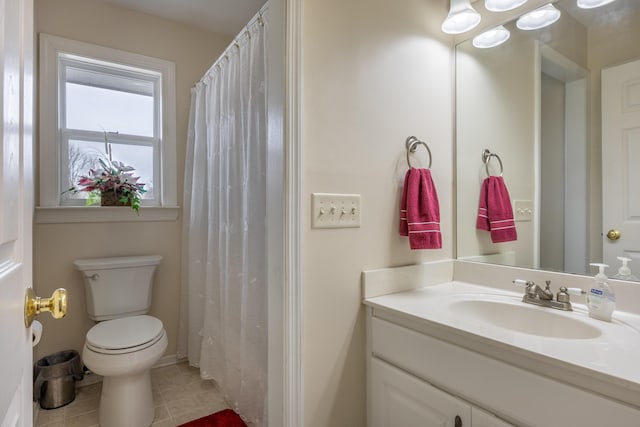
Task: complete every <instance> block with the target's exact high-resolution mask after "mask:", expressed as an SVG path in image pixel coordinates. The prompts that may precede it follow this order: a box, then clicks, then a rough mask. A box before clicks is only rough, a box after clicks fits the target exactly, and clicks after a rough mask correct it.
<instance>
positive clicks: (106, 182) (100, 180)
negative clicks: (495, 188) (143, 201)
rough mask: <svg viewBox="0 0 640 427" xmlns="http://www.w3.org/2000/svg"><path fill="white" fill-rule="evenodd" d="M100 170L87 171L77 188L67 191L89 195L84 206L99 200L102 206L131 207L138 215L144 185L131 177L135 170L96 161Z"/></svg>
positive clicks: (136, 177) (121, 165)
mask: <svg viewBox="0 0 640 427" xmlns="http://www.w3.org/2000/svg"><path fill="white" fill-rule="evenodd" d="M98 161H99V162H100V166H101V167H100V168H98V169H95V170H94V169H89V173H88V174H87V175H83V176H81V177H80V178H79V179H78V186H79V187H80V188H77V187H71V188H70V189H69V190H67V191H71V192H72V193H74V194H75V193H77V192H80V191H85V192H88V193H89V197H88V198H87V201H86V205H87V206H91V205H93V204H96V203H98V200H100V202H101V205H102V206H131V209H133V210H134V211H136V213H139V209H140V197H141V196H142V195H143V194H144V193H146V191H147V190H145V189H144V186H145V184H143V183H140V182H138V180H139V179H140V177H138V176H133V173H132V172H133V171H134V170H135V169H134V168H133V167H131V166H127V165H125V164H124V163H122V162H118V161H113V160H106V159H102V158H100V159H98Z"/></svg>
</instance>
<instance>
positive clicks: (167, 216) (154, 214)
mask: <svg viewBox="0 0 640 427" xmlns="http://www.w3.org/2000/svg"><path fill="white" fill-rule="evenodd" d="M179 213H180V207H179V206H150V207H141V208H140V215H137V214H136V213H135V212H134V211H133V210H132V209H131V208H129V207H116V206H60V207H36V212H35V222H36V223H37V224H68V223H82V222H152V221H156V222H158V221H175V220H177V219H178V214H179Z"/></svg>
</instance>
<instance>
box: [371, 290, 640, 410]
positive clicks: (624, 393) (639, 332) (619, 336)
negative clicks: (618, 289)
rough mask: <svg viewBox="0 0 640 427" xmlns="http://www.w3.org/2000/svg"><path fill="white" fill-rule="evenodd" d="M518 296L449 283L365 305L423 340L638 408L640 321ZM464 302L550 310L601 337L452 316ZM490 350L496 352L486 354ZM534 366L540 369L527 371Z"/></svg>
mask: <svg viewBox="0 0 640 427" xmlns="http://www.w3.org/2000/svg"><path fill="white" fill-rule="evenodd" d="M518 291H519V292H509V291H505V290H503V289H496V288H491V287H485V286H480V285H474V284H469V283H465V282H459V281H451V282H446V283H441V284H436V285H431V286H426V287H423V288H420V289H416V290H409V291H405V292H399V293H392V294H387V295H382V296H376V297H372V298H367V299H365V300H364V303H365V304H366V305H367V306H370V307H373V309H374V315H379V316H381V317H383V318H384V315H385V314H387V315H390V316H392V317H394V318H395V319H401V320H403V319H404V320H406V321H407V322H408V323H407V324H406V325H405V326H408V327H414V329H421V330H420V331H421V332H425V333H429V329H430V328H431V329H434V328H435V329H437V330H438V331H440V332H439V336H438V337H439V338H443V337H444V339H446V340H447V341H450V342H452V343H454V344H458V345H461V346H463V347H466V348H469V349H472V350H476V351H479V352H481V353H490V354H489V355H490V356H492V357H497V358H500V359H503V360H505V361H508V362H510V363H515V364H516V365H520V366H521V367H524V368H529V367H531V368H532V369H531V370H532V371H537V372H538V373H542V374H550V375H549V376H551V377H552V378H556V379H558V378H559V379H560V380H562V381H565V382H568V383H571V384H574V385H577V386H580V387H585V388H588V389H591V391H595V392H598V393H601V394H604V395H607V396H609V397H612V398H615V399H619V400H622V401H625V402H627V403H631V404H633V405H636V406H640V316H639V315H636V314H630V313H624V312H618V311H616V312H615V313H614V315H613V321H612V322H611V323H609V322H603V321H600V320H596V319H592V318H590V317H589V315H588V312H587V310H586V307H585V306H584V305H581V304H573V309H574V311H573V312H564V311H561V310H555V309H551V308H545V307H537V306H534V305H531V304H525V303H523V302H522V301H521V300H522V295H523V292H522V291H520V289H518ZM468 300H480V301H483V300H486V301H496V300H498V301H500V302H501V303H505V304H513V305H522V306H526V309H534V310H548V311H551V312H553V314H554V315H557V316H560V317H569V318H571V319H573V320H577V321H580V322H584V323H585V324H587V325H590V326H592V327H593V328H596V329H597V330H599V331H600V335H599V336H597V337H588V338H576V339H574V338H554V337H549V336H540V335H533V334H529V333H523V332H518V331H516V330H513V329H510V328H509V327H508V325H505V327H502V326H501V325H499V324H496V323H495V322H494V323H491V322H487V321H478V317H477V316H475V317H474V316H473V315H468V314H467V313H465V312H464V311H462V310H459V309H453V308H452V307H453V306H452V304H453V303H455V302H456V301H468ZM458 307H459V306H458ZM378 310H379V311H378ZM554 319H556V318H554ZM557 320H559V321H562V319H560V318H557ZM416 325H420V326H419V327H416ZM596 335H597V334H596ZM487 348H489V349H495V352H494V351H488V352H487V351H486V349H487ZM483 349H484V350H483ZM522 356H525V357H524V358H523V357H522ZM532 361H533V364H534V365H538V364H539V366H532ZM549 367H551V368H549ZM556 368H557V369H556ZM550 371H552V372H550ZM603 384H604V386H603ZM609 386H611V387H609Z"/></svg>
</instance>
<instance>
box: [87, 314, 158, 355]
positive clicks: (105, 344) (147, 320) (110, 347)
mask: <svg viewBox="0 0 640 427" xmlns="http://www.w3.org/2000/svg"><path fill="white" fill-rule="evenodd" d="M164 334H165V331H164V328H163V325H162V322H161V321H160V319H157V318H155V317H152V316H146V315H142V316H131V317H123V318H120V319H113V320H107V321H104V322H100V323H98V324H97V325H95V326H94V327H93V328H91V329H90V330H89V332H87V337H86V342H85V345H86V346H87V348H88V349H90V350H92V351H95V352H96V353H102V354H125V353H133V352H136V351H140V350H143V349H145V348H147V347H150V346H152V345H153V344H155V343H156V342H158V341H159V340H160V339H161V338H162V337H163V336H164Z"/></svg>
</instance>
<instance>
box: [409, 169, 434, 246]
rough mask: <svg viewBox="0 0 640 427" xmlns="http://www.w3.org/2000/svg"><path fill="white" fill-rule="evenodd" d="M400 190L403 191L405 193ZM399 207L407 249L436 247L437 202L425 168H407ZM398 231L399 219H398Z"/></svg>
mask: <svg viewBox="0 0 640 427" xmlns="http://www.w3.org/2000/svg"><path fill="white" fill-rule="evenodd" d="M404 192H406V197H405V194H404ZM404 192H403V202H404V203H403V207H401V210H402V209H404V208H405V207H406V214H407V232H408V235H409V246H410V247H411V249H439V248H441V247H442V234H441V233H440V204H439V202H438V192H437V191H436V187H435V185H434V183H433V179H432V178H431V171H430V170H429V169H415V168H411V169H410V170H409V171H408V172H407V175H406V177H405V189H404ZM400 231H401V233H402V231H403V230H402V222H401V230H400Z"/></svg>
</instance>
